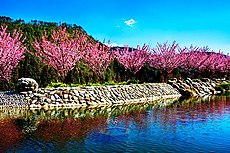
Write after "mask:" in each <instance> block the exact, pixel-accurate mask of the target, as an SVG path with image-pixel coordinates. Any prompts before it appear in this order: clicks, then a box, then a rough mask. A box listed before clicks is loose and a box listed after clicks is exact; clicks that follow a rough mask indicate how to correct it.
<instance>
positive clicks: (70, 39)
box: [0, 17, 230, 90]
mask: <svg viewBox="0 0 230 153" xmlns="http://www.w3.org/2000/svg"><path fill="white" fill-rule="evenodd" d="M0 24H1V26H2V29H4V27H6V26H7V29H6V32H5V35H7V33H11V35H12V36H13V33H14V31H18V32H19V33H21V34H23V35H22V37H20V39H21V40H22V42H23V43H22V44H23V45H24V46H23V47H25V48H26V49H25V52H23V56H24V57H23V58H21V60H19V61H20V62H19V64H18V65H17V66H16V68H14V70H13V73H12V74H10V79H5V80H4V79H0V80H1V84H0V90H6V89H9V88H10V89H11V90H12V89H14V88H15V87H14V86H15V83H16V81H17V79H18V78H21V77H30V78H33V79H35V80H36V81H37V82H38V83H39V85H40V86H41V87H45V86H47V85H48V84H49V83H51V82H60V81H61V82H65V83H75V84H87V83H104V82H115V83H116V82H123V81H128V80H132V81H134V82H139V83H143V82H160V81H166V80H167V79H168V78H169V77H177V78H186V77H192V78H200V77H209V78H210V77H229V71H230V67H229V65H230V58H229V56H227V55H223V54H222V53H214V52H212V51H210V50H209V49H208V48H205V47H202V48H199V47H193V46H191V47H189V48H187V47H185V48H180V47H179V46H178V44H177V43H176V42H173V43H172V44H167V43H164V44H163V45H161V44H157V46H156V47H155V48H152V49H151V48H149V47H148V46H146V45H144V46H143V47H142V48H141V47H137V48H136V49H133V48H129V47H117V48H116V47H115V48H112V47H110V46H109V45H104V44H102V43H100V42H97V41H96V40H94V39H93V37H91V36H88V35H87V33H86V31H85V30H84V29H83V28H82V27H80V26H77V25H75V24H73V25H70V24H66V23H61V25H60V24H58V23H54V22H43V21H37V20H31V22H29V23H25V22H24V21H23V20H21V19H19V20H12V19H11V18H9V17H0ZM5 37H7V36H5ZM7 38H9V37H7ZM9 39H11V38H9ZM3 41H4V40H3V39H2V42H3ZM0 47H1V46H0ZM8 49H9V47H8ZM9 52H11V50H9ZM3 54H4V49H2V55H3ZM8 54H9V53H8ZM60 54H61V55H60ZM2 57H3V56H2ZM2 57H0V59H1V58H2ZM76 58H77V60H76ZM9 60H12V58H9ZM2 63H4V60H3V62H2ZM4 67H6V66H4V65H3V64H1V61H0V71H2V73H4V72H5V71H7V70H5V69H4ZM12 68H13V67H12ZM2 78H4V76H3V77H2Z"/></svg>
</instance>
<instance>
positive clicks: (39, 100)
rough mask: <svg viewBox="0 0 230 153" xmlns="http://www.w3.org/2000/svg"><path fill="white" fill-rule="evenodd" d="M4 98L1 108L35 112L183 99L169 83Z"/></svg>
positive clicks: (44, 90)
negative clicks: (20, 106) (14, 103)
mask: <svg viewBox="0 0 230 153" xmlns="http://www.w3.org/2000/svg"><path fill="white" fill-rule="evenodd" d="M2 94H3V95H5V96H6V97H4V96H2V99H3V100H2V101H4V102H5V103H4V105H1V106H3V107H13V106H14V105H11V104H12V103H13V101H15V100H16V101H17V103H18V104H17V105H15V106H16V107H19V106H18V105H20V103H22V104H25V103H26V104H27V105H22V107H29V108H33V109H40V108H45V109H48V108H63V107H65V108H66V107H67V108H72V107H86V106H99V105H128V104H133V103H145V102H152V101H156V100H159V99H168V98H179V97H180V96H181V94H180V93H179V92H178V90H177V89H175V88H173V87H172V86H171V85H169V84H166V83H149V84H132V85H109V86H81V87H58V88H39V89H38V90H36V91H26V92H20V93H14V94H16V95H17V96H16V95H15V96H14V97H16V99H12V98H11V99H10V98H9V97H7V93H2ZM8 95H9V93H8ZM12 100H13V101H12ZM8 104H9V105H8Z"/></svg>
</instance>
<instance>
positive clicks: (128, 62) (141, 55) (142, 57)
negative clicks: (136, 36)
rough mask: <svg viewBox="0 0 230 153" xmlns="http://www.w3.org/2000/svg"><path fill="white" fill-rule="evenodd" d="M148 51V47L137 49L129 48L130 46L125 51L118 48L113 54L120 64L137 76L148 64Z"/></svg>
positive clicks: (138, 47)
mask: <svg viewBox="0 0 230 153" xmlns="http://www.w3.org/2000/svg"><path fill="white" fill-rule="evenodd" d="M148 50H149V48H148V46H147V45H143V47H142V48H140V46H137V48H136V49H133V48H129V47H128V46H126V47H124V48H123V49H121V48H117V49H116V50H115V51H113V52H114V54H115V57H116V59H117V60H118V62H119V63H120V64H122V65H123V66H124V67H125V68H126V69H128V70H129V71H130V72H132V73H133V74H136V73H137V72H138V71H139V70H140V69H141V68H142V67H143V66H144V65H145V64H146V62H147V60H148V57H149V54H148Z"/></svg>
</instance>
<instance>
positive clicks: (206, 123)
mask: <svg viewBox="0 0 230 153" xmlns="http://www.w3.org/2000/svg"><path fill="white" fill-rule="evenodd" d="M166 103H167V104H168V105H166ZM158 104H159V103H158ZM229 118H230V97H226V96H213V97H203V98H200V99H187V100H183V101H179V100H168V101H162V102H160V105H157V104H156V103H152V104H138V105H127V106H101V107H96V108H76V109H53V110H44V109H42V110H0V132H1V133H2V134H3V135H2V136H1V137H0V152H6V151H10V152H67V151H70V152H107V151H118V152H123V151H124V150H125V151H130V152H135V151H137V152H138V151H150V150H151V151H172V152H174V151H181V152H182V151H186V148H184V147H183V146H184V145H186V146H187V147H190V152H192V151H219V147H220V146H221V147H223V148H222V149H223V150H224V149H226V148H229V149H230V147H229V146H226V145H223V143H226V144H227V143H228V144H229V143H230V140H228V139H225V138H223V135H224V136H225V137H228V136H229V137H230V120H229ZM219 132H220V133H219ZM221 132H222V133H221ZM214 136H215V139H217V138H219V139H220V142H219V143H217V144H216V145H213V146H212V149H211V150H209V149H210V148H209V147H207V146H206V145H210V144H211V142H212V144H213V141H215V140H214ZM204 137H205V139H204ZM204 142H206V143H204ZM196 143H197V144H196ZM209 143H210V144H209ZM199 145H203V146H202V147H199ZM206 147H207V148H206ZM204 148H205V149H204ZM202 149H204V150H202ZM215 149H216V150H215Z"/></svg>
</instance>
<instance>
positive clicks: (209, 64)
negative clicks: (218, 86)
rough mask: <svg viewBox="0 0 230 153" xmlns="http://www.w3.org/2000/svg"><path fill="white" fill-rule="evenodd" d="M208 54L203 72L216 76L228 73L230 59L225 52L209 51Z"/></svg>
mask: <svg viewBox="0 0 230 153" xmlns="http://www.w3.org/2000/svg"><path fill="white" fill-rule="evenodd" d="M206 56H207V58H206V60H205V61H204V63H203V66H202V69H201V70H200V71H201V72H203V73H207V72H208V75H213V76H215V77H219V76H220V75H223V74H226V73H228V70H227V65H228V59H227V57H226V56H225V55H224V54H223V53H216V52H209V53H208V54H207V55H206Z"/></svg>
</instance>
